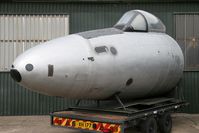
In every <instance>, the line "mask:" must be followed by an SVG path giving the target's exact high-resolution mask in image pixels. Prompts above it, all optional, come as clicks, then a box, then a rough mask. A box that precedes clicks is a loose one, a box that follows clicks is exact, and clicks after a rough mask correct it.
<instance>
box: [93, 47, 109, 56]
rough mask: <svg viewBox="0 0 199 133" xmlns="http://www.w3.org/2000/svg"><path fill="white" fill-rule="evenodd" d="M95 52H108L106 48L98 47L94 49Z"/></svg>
mask: <svg viewBox="0 0 199 133" xmlns="http://www.w3.org/2000/svg"><path fill="white" fill-rule="evenodd" d="M95 52H96V53H98V54H99V53H107V52H108V48H107V47H106V46H99V47H95Z"/></svg>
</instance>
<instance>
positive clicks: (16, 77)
mask: <svg viewBox="0 0 199 133" xmlns="http://www.w3.org/2000/svg"><path fill="white" fill-rule="evenodd" d="M10 75H11V77H12V78H13V79H14V80H15V81H17V82H21V79H22V78H21V74H20V73H19V71H18V70H16V69H11V70H10Z"/></svg>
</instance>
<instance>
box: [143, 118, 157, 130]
mask: <svg viewBox="0 0 199 133" xmlns="http://www.w3.org/2000/svg"><path fill="white" fill-rule="evenodd" d="M141 131H142V133H157V122H156V120H155V119H154V118H153V117H150V118H147V119H146V120H145V121H143V122H142V123H141Z"/></svg>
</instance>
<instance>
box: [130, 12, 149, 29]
mask: <svg viewBox="0 0 199 133" xmlns="http://www.w3.org/2000/svg"><path fill="white" fill-rule="evenodd" d="M131 26H132V27H133V29H134V30H135V31H146V30H147V25H146V20H145V19H144V17H143V16H142V15H141V14H137V16H136V17H135V18H134V19H133V21H132V22H131Z"/></svg>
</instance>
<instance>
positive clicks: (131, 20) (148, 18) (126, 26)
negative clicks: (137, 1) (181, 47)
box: [114, 10, 166, 32]
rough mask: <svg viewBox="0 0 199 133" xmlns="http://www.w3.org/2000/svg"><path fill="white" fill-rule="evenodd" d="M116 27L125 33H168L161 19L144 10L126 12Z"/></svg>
mask: <svg viewBox="0 0 199 133" xmlns="http://www.w3.org/2000/svg"><path fill="white" fill-rule="evenodd" d="M114 27H115V28H117V29H120V30H123V31H140V32H166V27H165V25H164V24H163V23H162V21H161V20H160V19H159V18H157V17H156V16H154V15H152V14H150V13H148V12H145V11H142V10H131V11H128V12H126V13H125V14H124V15H123V16H122V18H121V19H120V20H119V21H118V22H117V24H116V25H115V26H114Z"/></svg>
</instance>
